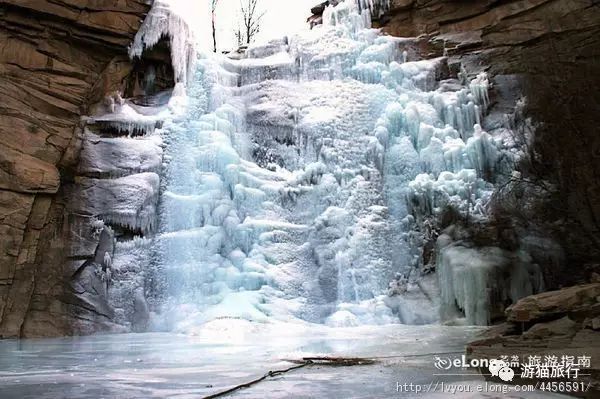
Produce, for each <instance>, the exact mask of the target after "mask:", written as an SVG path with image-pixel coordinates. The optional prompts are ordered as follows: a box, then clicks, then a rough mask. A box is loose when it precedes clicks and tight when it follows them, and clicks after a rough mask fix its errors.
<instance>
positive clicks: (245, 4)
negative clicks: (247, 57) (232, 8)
mask: <svg viewBox="0 0 600 399" xmlns="http://www.w3.org/2000/svg"><path fill="white" fill-rule="evenodd" d="M258 2H259V0H240V11H241V16H242V22H243V25H244V26H243V32H242V30H241V29H239V28H238V30H237V32H235V35H236V39H237V41H238V45H241V44H242V43H244V42H245V43H246V44H250V43H251V42H252V41H253V40H254V39H255V37H256V35H257V34H258V32H260V23H261V20H262V18H263V16H264V15H265V13H264V12H262V13H261V14H257V10H256V7H257V5H258Z"/></svg>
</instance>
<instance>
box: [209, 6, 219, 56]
mask: <svg viewBox="0 0 600 399" xmlns="http://www.w3.org/2000/svg"><path fill="white" fill-rule="evenodd" d="M218 3H219V0H211V8H210V11H211V15H212V36H213V51H214V52H215V53H216V52H217V29H216V17H217V4H218Z"/></svg>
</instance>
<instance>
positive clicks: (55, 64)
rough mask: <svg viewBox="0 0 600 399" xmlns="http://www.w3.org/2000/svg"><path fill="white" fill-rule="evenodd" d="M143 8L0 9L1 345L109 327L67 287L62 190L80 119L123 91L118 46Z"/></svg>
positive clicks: (123, 62) (23, 5) (81, 4)
mask: <svg viewBox="0 0 600 399" xmlns="http://www.w3.org/2000/svg"><path fill="white" fill-rule="evenodd" d="M149 9H150V2H148V1H145V0H124V1H120V0H62V1H53V0H1V1H0V16H1V17H0V43H2V44H1V45H0V93H1V94H2V98H3V101H2V105H1V106H0V236H1V237H2V240H1V241H0V337H16V336H50V335H64V334H72V333H78V332H86V331H85V330H81V329H78V328H77V327H76V326H74V323H73V320H77V319H81V320H82V321H84V324H85V325H92V326H93V325H94V324H96V323H99V324H102V323H107V322H109V319H108V318H107V317H106V316H107V314H106V313H105V312H103V311H102V309H98V308H97V307H95V306H90V305H89V304H88V303H86V301H85V300H84V299H81V298H80V297H78V296H77V295H76V294H77V292H76V291H77V288H76V287H73V286H72V284H71V283H72V281H73V279H74V277H75V276H76V275H77V273H81V270H80V269H79V266H80V263H81V262H80V261H79V259H78V258H77V257H76V256H75V257H73V256H70V255H72V251H71V248H70V243H69V239H68V237H69V235H70V234H71V231H70V230H71V228H72V226H74V225H75V224H74V223H73V222H74V219H75V218H77V215H75V214H73V213H67V212H65V205H66V202H67V196H66V191H65V187H67V186H69V184H70V183H72V182H73V181H74V176H75V172H76V169H77V162H78V156H79V150H80V147H81V142H82V126H81V122H80V121H81V116H82V115H85V114H87V113H88V111H89V107H90V106H91V105H92V104H94V103H97V102H99V101H101V100H102V99H103V98H104V97H105V96H106V94H108V93H111V92H114V91H123V90H126V89H127V87H126V86H127V85H128V84H130V83H128V76H129V75H130V73H131V72H132V70H133V68H134V65H133V64H132V63H131V62H130V60H129V58H128V56H127V48H128V46H129V44H130V43H131V41H132V39H133V37H134V35H135V34H136V32H137V31H138V29H139V27H140V25H141V23H142V21H143V19H144V17H145V15H146V13H147V12H148V11H149ZM96 288H98V289H101V288H99V287H85V288H82V289H90V290H93V289H96ZM92 329H93V330H95V329H96V328H92ZM89 332H91V331H89Z"/></svg>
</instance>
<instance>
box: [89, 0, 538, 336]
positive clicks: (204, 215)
mask: <svg viewBox="0 0 600 399" xmlns="http://www.w3.org/2000/svg"><path fill="white" fill-rule="evenodd" d="M161 4H162V3H161ZM161 4H159V5H161ZM387 7H388V3H387V2H386V1H374V0H368V1H365V0H360V1H355V0H345V1H343V2H341V3H340V4H338V5H337V6H336V7H331V6H330V7H328V8H326V10H325V13H324V15H323V20H324V25H323V26H318V27H316V28H315V29H313V30H311V31H309V32H305V33H302V34H298V35H296V36H293V37H286V38H282V39H278V40H273V41H271V42H269V43H266V44H261V45H255V46H252V47H251V48H249V49H248V50H247V52H246V56H245V57H243V58H242V59H240V60H233V59H229V58H227V57H225V56H217V55H213V54H205V55H200V56H198V59H197V61H196V62H195V64H194V67H193V68H190V67H189V65H191V64H190V63H189V62H188V61H189V58H190V57H191V56H192V54H193V51H191V49H190V48H189V43H188V42H187V41H185V40H182V39H177V38H173V37H172V38H171V43H172V45H173V47H174V48H175V49H176V50H177V51H176V53H175V56H176V57H179V59H177V60H175V62H174V65H175V70H176V73H177V81H179V82H181V83H179V84H178V89H177V90H176V92H175V95H174V97H173V98H172V99H171V101H170V102H169V106H168V116H164V112H166V111H164V112H163V114H161V115H162V117H163V121H164V123H163V124H162V126H160V128H158V129H156V131H157V132H158V133H154V134H159V135H160V137H161V139H162V146H163V148H164V154H163V165H162V169H163V172H162V178H161V183H160V199H159V211H158V228H157V234H156V236H155V237H154V238H153V239H151V240H146V239H139V240H138V241H136V242H134V243H128V244H120V246H119V247H118V248H117V259H115V260H114V263H115V264H116V265H123V264H124V263H127V262H130V264H131V262H132V263H135V264H140V262H144V260H143V259H141V258H144V256H142V254H144V253H146V254H147V253H150V254H151V255H146V257H150V258H152V259H153V260H152V261H148V260H147V259H146V260H145V262H149V263H150V264H149V265H147V266H145V267H146V269H147V270H146V271H145V272H143V273H142V274H143V276H142V277H139V275H138V277H135V279H137V280H140V279H142V280H144V281H143V282H142V283H138V285H141V286H143V289H141V288H140V289H138V290H137V291H135V293H133V294H132V293H127V289H125V288H123V290H122V292H121V294H120V295H121V296H123V295H129V296H134V297H136V298H137V299H136V301H138V302H139V301H140V300H141V301H142V302H143V301H144V298H143V297H145V300H146V301H147V302H148V304H149V307H150V309H151V310H152V317H151V322H152V328H153V329H159V330H177V331H190V330H192V329H193V328H194V326H197V325H201V324H202V323H205V322H207V321H210V320H214V319H218V318H240V319H246V320H252V321H258V322H267V321H286V322H297V323H304V322H312V323H324V324H327V325H330V326H354V325H362V324H387V323H397V322H402V323H410V324H422V323H432V322H436V321H438V320H439V313H438V310H439V308H440V306H441V305H442V308H443V307H444V306H446V305H448V304H451V305H454V304H455V303H456V304H458V305H460V306H461V309H462V310H463V311H464V312H465V315H466V317H467V319H468V320H469V321H471V322H476V323H479V322H481V321H482V320H487V316H486V314H485V311H486V310H485V309H483V310H482V307H481V306H479V307H478V306H475V305H472V304H471V303H472V302H469V301H468V300H467V299H465V296H468V295H473V292H477V290H485V289H486V287H485V285H486V284H487V283H488V281H489V278H488V277H485V278H479V279H477V278H473V279H472V284H471V285H470V286H469V287H466V288H464V290H463V288H461V286H460V284H458V283H457V281H456V280H455V279H460V278H463V277H464V276H463V275H462V274H461V273H460V272H457V271H456V270H454V271H453V270H452V268H453V267H454V266H453V265H454V263H456V262H454V263H453V261H450V260H448V259H447V256H449V255H451V253H452V252H453V251H454V252H457V253H458V252H460V250H459V249H457V248H454V249H451V248H450V247H448V248H446V249H445V250H444V252H443V254H444V256H442V259H441V260H439V261H438V267H439V268H440V269H441V274H440V275H441V278H440V279H439V282H438V279H437V277H436V276H435V275H433V274H430V273H427V271H426V270H425V268H424V265H423V264H422V260H421V259H422V257H421V253H422V246H423V236H422V235H423V234H424V233H423V231H424V226H425V225H426V223H427V220H428V218H431V217H436V216H439V215H441V214H442V213H443V212H444V211H445V210H446V208H447V207H449V206H451V207H453V208H454V209H456V210H457V212H459V213H464V214H468V215H470V217H479V216H481V217H483V216H484V215H485V212H486V204H487V202H488V201H489V198H490V196H491V194H492V192H493V189H494V186H493V183H494V181H495V176H496V174H497V168H498V159H499V158H500V154H504V156H509V157H510V156H514V155H513V153H514V151H512V148H511V147H510V144H507V140H505V138H504V137H502V136H501V135H496V134H491V133H488V132H486V131H484V130H483V128H482V126H483V122H482V121H483V119H484V117H485V115H486V111H487V109H488V107H489V102H490V101H489V98H488V89H489V86H490V82H489V80H488V77H487V75H486V74H485V73H480V74H479V75H474V76H472V77H471V79H467V78H466V74H463V73H461V78H460V79H459V78H458V77H456V78H452V77H450V75H449V74H448V65H447V59H446V58H445V57H441V58H435V59H431V60H422V59H419V56H418V51H416V50H415V48H416V46H415V42H414V40H412V39H403V38H394V37H390V36H383V35H381V34H380V32H379V31H378V30H376V29H371V15H372V14H373V13H375V14H377V15H379V14H381V13H383V12H385V11H386V10H387ZM161 12H162V8H160V7H159V8H158V11H155V12H154V13H153V14H152V15H151V18H149V20H148V21H147V23H146V25H147V26H146V28H147V29H145V30H143V31H142V32H141V33H140V35H139V38H138V41H137V42H136V44H135V46H134V47H133V48H132V50H131V51H132V54H133V55H139V53H140V52H141V51H142V49H143V47H144V46H146V45H148V46H151V45H152V43H153V42H154V41H156V40H158V37H160V36H161V35H163V34H165V32H167V31H168V30H169V29H180V28H181V26H180V21H179V20H178V19H176V18H175V19H174V18H172V17H165V16H162V14H161ZM161 18H162V19H161ZM157 35H158V36H157ZM440 80H441V81H440ZM184 82H187V87H186V93H185V94H183V91H182V87H183V86H182V83H184ZM119 112H120V113H121V114H123V113H125V112H127V109H126V107H121V110H120V111H118V112H117V113H116V115H117V116H118V115H119ZM115 118H116V117H115V116H114V115H108V116H105V117H104V118H98V119H97V120H98V122H104V123H114V120H115ZM129 119H130V120H133V121H134V122H135V123H132V124H131V125H126V126H125V127H124V129H125V130H130V131H135V130H136V129H138V130H139V131H142V132H146V131H147V130H148V129H152V130H154V129H155V128H156V127H155V125H154V122H155V121H154V119H153V117H151V116H138V117H135V118H133V117H130V118H129ZM123 220H124V222H125V223H128V224H133V223H134V222H135V221H134V220H132V221H129V219H123ZM136 223H137V222H136ZM447 244H448V245H451V244H449V243H447ZM140 248H144V250H141V249H140ZM473 251H475V250H473ZM490 251H492V252H493V253H496V252H494V251H493V250H490ZM460 254H461V259H462V260H464V259H466V258H468V256H466V255H465V252H461V253H460ZM123 259H125V260H126V261H125V262H124V261H123ZM454 259H456V257H455V258H454ZM486 259H487V258H486ZM467 262H468V259H467ZM482 262H483V261H482ZM486 262H487V263H486V266H485V267H481V268H479V269H477V273H484V274H485V273H486V272H485V270H487V269H490V270H491V269H494V267H495V265H493V264H492V263H493V262H491V261H487V260H486ZM459 263H460V262H459ZM500 263H502V262H500ZM502 264H503V263H502ZM462 266H463V265H462V264H461V265H458V266H456V267H462ZM122 267H125V268H126V266H122ZM499 267H502V265H500V266H499ZM134 269H135V270H138V271H139V269H140V268H139V267H138V268H134ZM132 270H133V269H132ZM461 270H462V269H461ZM490 273H491V272H490ZM134 274H136V273H135V272H132V273H130V275H134ZM490 275H492V274H490ZM486 276H487V274H486ZM523 278H524V279H527V278H529V275H528V274H527V273H525V276H524V277H523ZM515 279H518V277H515ZM137 280H136V281H137ZM469 281H471V280H469ZM120 284H121V286H122V287H125V286H126V284H122V283H120ZM478 284H479V285H478ZM511 284H512V285H513V291H515V292H511V294H506V295H509V296H510V297H511V298H512V297H517V296H518V295H519V294H520V292H517V291H518V290H519V289H518V287H519V286H523V284H520V281H514V282H513V283H511ZM527 290H529V291H531V290H532V288H531V287H530V286H528V287H527V288H524V289H523V290H522V291H527ZM141 291H143V295H142V294H141ZM140 296H142V298H141V299H140V298H139V297H140ZM440 298H441V301H442V302H443V303H440ZM117 302H118V301H117ZM475 313H476V314H475Z"/></svg>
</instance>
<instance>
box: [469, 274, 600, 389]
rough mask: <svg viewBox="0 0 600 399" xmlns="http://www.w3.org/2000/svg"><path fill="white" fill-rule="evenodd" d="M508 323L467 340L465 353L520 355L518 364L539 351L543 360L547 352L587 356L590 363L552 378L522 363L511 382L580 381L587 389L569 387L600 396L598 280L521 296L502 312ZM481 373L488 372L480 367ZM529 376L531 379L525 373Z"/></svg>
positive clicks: (485, 356)
mask: <svg viewBox="0 0 600 399" xmlns="http://www.w3.org/2000/svg"><path fill="white" fill-rule="evenodd" d="M506 316H507V322H506V323H504V324H501V325H498V326H495V327H493V328H491V329H489V330H488V331H486V332H485V333H484V334H483V336H481V337H480V338H479V339H478V340H477V341H474V342H472V343H470V345H469V346H468V347H467V354H468V356H469V357H470V358H472V359H499V358H501V357H503V356H508V357H509V358H510V357H511V356H519V358H520V359H521V364H523V362H525V363H526V364H527V363H528V359H529V356H539V359H540V360H541V363H542V364H544V362H545V361H546V360H547V359H548V358H547V357H548V356H556V359H557V361H558V362H561V361H562V358H563V356H573V357H574V358H575V359H578V358H580V357H588V358H589V359H590V367H586V366H583V365H582V366H578V371H577V374H578V375H577V378H574V374H572V375H571V376H570V377H571V378H569V376H566V375H565V376H562V377H559V376H558V375H556V378H551V377H552V376H551V375H549V376H548V377H550V378H539V375H536V371H537V370H530V371H532V372H533V374H532V375H528V374H527V373H528V372H527V371H526V370H525V369H524V368H523V367H521V368H518V369H516V370H515V376H516V378H515V379H514V380H513V383H517V384H531V383H532V381H533V384H535V383H538V382H539V383H541V382H548V381H555V382H583V383H584V384H585V386H586V387H587V384H588V383H589V384H590V388H589V390H588V391H587V392H572V393H573V394H574V395H576V396H580V397H585V398H595V397H598V394H599V392H600V361H599V360H598V359H600V283H593V284H586V285H580V286H574V287H570V288H565V289H562V290H558V291H550V292H545V293H542V294H538V295H533V296H529V297H526V298H523V299H521V300H520V301H518V302H517V303H516V304H514V305H513V306H511V307H509V308H508V309H507V311H506ZM484 372H487V371H485V370H484ZM530 376H531V377H533V378H529V377H530Z"/></svg>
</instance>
